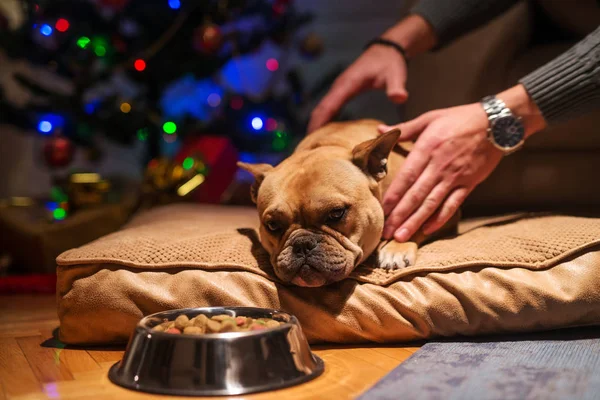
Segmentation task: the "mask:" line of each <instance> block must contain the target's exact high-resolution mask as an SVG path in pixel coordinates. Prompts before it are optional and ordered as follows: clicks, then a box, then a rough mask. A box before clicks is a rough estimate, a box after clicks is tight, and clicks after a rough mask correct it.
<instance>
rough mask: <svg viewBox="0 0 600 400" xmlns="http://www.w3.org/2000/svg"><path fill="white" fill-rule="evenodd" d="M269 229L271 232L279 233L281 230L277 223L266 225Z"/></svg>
mask: <svg viewBox="0 0 600 400" xmlns="http://www.w3.org/2000/svg"><path fill="white" fill-rule="evenodd" d="M266 225H267V229H268V230H270V231H271V232H277V231H278V230H279V228H280V226H279V224H278V223H277V222H275V221H269V222H267V223H266Z"/></svg>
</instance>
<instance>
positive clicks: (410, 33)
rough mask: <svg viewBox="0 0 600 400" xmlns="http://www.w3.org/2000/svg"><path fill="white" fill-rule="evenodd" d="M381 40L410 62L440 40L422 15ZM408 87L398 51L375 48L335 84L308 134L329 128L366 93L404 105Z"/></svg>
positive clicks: (315, 112) (317, 110)
mask: <svg viewBox="0 0 600 400" xmlns="http://www.w3.org/2000/svg"><path fill="white" fill-rule="evenodd" d="M381 37H382V38H384V39H387V40H390V41H392V42H394V43H397V44H398V45H400V46H402V47H403V48H404V51H405V52H406V56H407V57H409V58H411V57H414V56H416V55H418V54H421V53H424V52H426V51H427V50H429V49H431V48H432V47H433V46H434V45H435V43H436V40H437V39H436V37H435V33H434V32H433V29H432V27H431V25H429V23H428V22H426V21H425V20H424V19H423V17H421V16H419V15H409V16H408V17H406V18H404V19H403V20H402V21H400V22H399V23H398V24H397V25H395V26H393V27H392V28H390V29H389V30H388V31H386V32H385V33H384V34H383V35H382V36H381ZM405 84H406V60H405V59H404V57H403V56H402V55H401V54H400V53H399V52H398V51H397V50H396V49H394V48H391V47H388V46H382V45H373V46H371V47H369V48H368V49H367V50H366V51H365V52H364V53H363V54H362V55H361V56H360V57H359V58H358V59H357V60H356V61H355V62H354V63H353V64H352V65H350V67H348V68H347V69H346V70H345V71H344V72H343V73H342V74H341V75H340V76H339V77H338V78H337V79H336V80H335V82H334V83H333V86H332V87H331V89H330V90H329V92H328V93H327V94H326V95H325V97H323V99H322V100H321V102H320V103H319V104H318V105H317V106H316V107H315V109H314V110H313V112H312V114H311V118H310V122H309V124H308V132H309V133H310V132H312V131H314V130H315V129H317V128H320V127H321V126H323V125H325V124H326V123H327V122H329V121H330V120H331V119H332V118H333V116H334V115H335V114H337V112H338V111H339V110H340V109H341V108H342V106H343V105H344V104H345V103H346V102H348V101H349V100H350V99H351V98H352V97H354V96H356V95H357V94H359V93H361V92H363V91H365V90H369V89H385V91H386V94H387V96H388V98H389V99H390V100H391V101H393V102H394V103H403V102H405V101H406V100H407V98H408V92H407V91H406V87H405Z"/></svg>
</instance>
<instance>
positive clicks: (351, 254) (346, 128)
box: [238, 120, 458, 287]
mask: <svg viewBox="0 0 600 400" xmlns="http://www.w3.org/2000/svg"><path fill="white" fill-rule="evenodd" d="M379 123H380V122H379V121H375V120H360V121H352V122H343V123H330V124H328V125H326V126H324V127H323V128H321V129H319V130H317V131H315V132H313V133H312V134H310V135H308V136H307V137H306V138H304V139H303V140H302V142H300V144H299V145H298V147H297V148H296V150H295V151H294V153H293V154H292V155H291V156H290V157H288V158H287V159H285V160H284V161H283V162H281V163H280V164H279V165H277V166H276V167H273V166H271V165H269V164H247V163H238V165H239V166H240V167H241V168H243V169H245V170H247V171H249V172H250V173H252V174H253V175H254V178H255V182H254V184H253V185H252V189H251V195H252V200H253V201H254V202H255V203H256V205H257V208H258V213H259V217H260V221H261V224H260V241H261V243H262V245H263V246H264V248H265V249H266V250H267V251H268V253H269V255H270V258H271V264H272V265H273V268H274V270H275V273H276V274H277V276H278V277H279V279H281V280H282V281H284V282H286V283H291V284H295V285H298V286H308V287H315V286H323V285H326V284H329V283H332V282H337V281H339V280H342V279H344V278H346V277H347V276H348V275H350V273H351V272H352V270H353V269H354V268H356V267H357V266H358V265H359V264H360V263H361V262H363V261H364V260H365V259H366V258H367V257H369V256H370V255H371V254H373V253H374V252H375V251H377V252H378V254H377V257H376V259H377V262H378V263H379V267H382V268H387V269H396V268H403V267H407V266H410V265H412V264H414V262H415V258H416V253H417V247H418V245H419V244H420V243H422V242H423V241H425V240H427V239H428V237H426V236H425V235H423V234H422V233H421V232H417V234H415V235H414V237H413V238H411V240H410V241H409V242H406V243H398V242H395V241H382V239H381V234H382V231H383V224H384V215H383V208H382V206H381V198H382V194H383V193H384V192H385V190H386V189H387V187H388V185H389V184H390V182H391V180H392V178H393V176H394V173H395V172H396V171H397V170H398V168H400V167H401V165H402V162H403V161H404V159H405V156H406V154H407V152H408V150H410V145H411V144H410V143H402V144H400V145H397V142H398V138H399V136H400V131H399V130H398V129H394V130H391V131H389V132H387V133H385V134H382V135H379V134H378V132H377V125H378V124H379ZM457 219H458V215H456V216H455V217H454V218H452V219H451V221H450V222H449V223H447V224H446V226H445V227H444V228H442V230H440V232H448V230H452V229H455V228H456V225H457Z"/></svg>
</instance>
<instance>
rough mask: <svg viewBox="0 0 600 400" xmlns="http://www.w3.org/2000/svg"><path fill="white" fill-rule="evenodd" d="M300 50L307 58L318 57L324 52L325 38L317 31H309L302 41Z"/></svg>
mask: <svg viewBox="0 0 600 400" xmlns="http://www.w3.org/2000/svg"><path fill="white" fill-rule="evenodd" d="M299 47H300V52H301V53H302V55H303V56H305V57H306V58H317V57H319V56H320V55H321V54H322V53H323V48H324V45H323V39H321V38H320V37H319V36H318V35H317V34H316V33H309V34H308V35H306V37H304V39H302V40H301V41H300V46H299Z"/></svg>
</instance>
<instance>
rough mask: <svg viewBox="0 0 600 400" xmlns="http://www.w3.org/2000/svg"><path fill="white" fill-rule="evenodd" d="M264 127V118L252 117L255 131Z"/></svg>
mask: <svg viewBox="0 0 600 400" xmlns="http://www.w3.org/2000/svg"><path fill="white" fill-rule="evenodd" d="M262 127H263V120H262V119H261V118H259V117H254V118H252V128H253V129H254V130H255V131H259V130H261V129H262Z"/></svg>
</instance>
